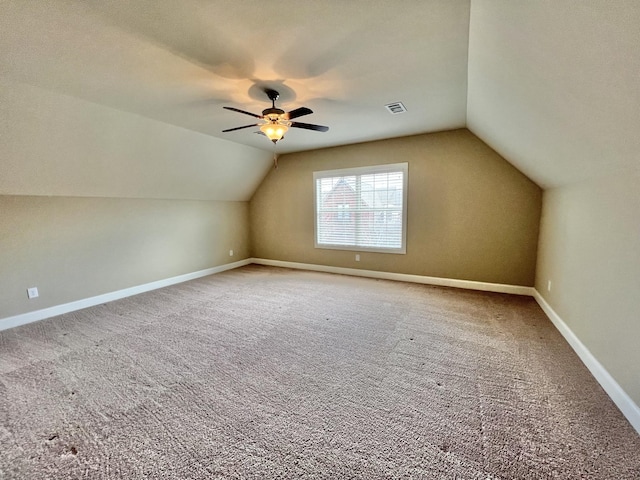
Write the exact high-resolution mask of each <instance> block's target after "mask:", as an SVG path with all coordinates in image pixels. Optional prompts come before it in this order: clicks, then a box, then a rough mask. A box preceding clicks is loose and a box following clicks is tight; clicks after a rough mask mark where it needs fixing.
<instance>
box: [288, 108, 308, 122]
mask: <svg viewBox="0 0 640 480" xmlns="http://www.w3.org/2000/svg"><path fill="white" fill-rule="evenodd" d="M310 113H313V110H311V109H310V108H307V107H300V108H296V109H295V110H291V111H290V112H287V113H285V114H284V115H282V118H284V119H285V120H293V119H294V118H298V117H302V116H303V115H309V114H310Z"/></svg>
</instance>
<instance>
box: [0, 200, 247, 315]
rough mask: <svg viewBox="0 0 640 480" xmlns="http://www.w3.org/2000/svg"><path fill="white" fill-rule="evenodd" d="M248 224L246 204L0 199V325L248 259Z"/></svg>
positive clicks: (176, 201) (184, 201)
mask: <svg viewBox="0 0 640 480" xmlns="http://www.w3.org/2000/svg"><path fill="white" fill-rule="evenodd" d="M248 224H249V222H248V202H216V201H190V200H145V199H114V198H86V197H37V196H0V272H2V273H1V275H0V319H1V318H4V317H8V316H11V315H16V314H20V313H25V312H29V311H32V310H38V309H41V308H46V307H51V306H55V305H59V304H63V303H66V302H71V301H75V300H80V299H84V298H87V297H91V296H94V295H99V294H103V293H108V292H112V291H115V290H119V289H123V288H127V287H132V286H137V285H140V284H144V283H148V282H152V281H156V280H161V279H165V278H169V277H172V276H176V275H180V274H185V273H191V272H195V271H198V270H203V269H206V268H209V267H213V266H217V265H221V264H225V263H230V262H232V261H237V260H241V259H244V258H247V257H248V256H249V250H250V248H249V229H248ZM230 249H233V250H234V256H233V257H230V256H229V250H230ZM28 287H38V289H39V292H40V297H39V298H37V299H33V300H28V299H27V295H26V289H27V288H28Z"/></svg>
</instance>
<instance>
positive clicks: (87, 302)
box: [0, 258, 640, 434]
mask: <svg viewBox="0 0 640 480" xmlns="http://www.w3.org/2000/svg"><path fill="white" fill-rule="evenodd" d="M251 263H255V264H258V265H269V266H274V267H285V268H294V269H300V270H312V271H317V272H327V273H338V274H342V275H353V276H360V277H369V278H380V279H384V280H397V281H402V282H413V283H421V284H427V285H439V286H445V287H455V288H465V289H469V290H481V291H486V292H498V293H509V294H515V295H528V296H533V297H534V298H535V299H536V301H537V302H538V304H539V305H540V307H541V308H542V310H543V311H544V312H545V313H546V314H547V316H548V317H549V319H550V320H551V322H552V323H553V324H554V325H555V327H556V328H557V329H558V331H559V332H560V333H561V334H562V336H563V337H564V338H565V340H566V341H567V342H568V343H569V345H570V346H571V348H573V350H574V351H575V352H576V354H577V355H578V357H579V358H580V359H581V360H582V362H583V363H584V364H585V365H586V367H587V368H588V369H589V371H590V372H591V374H592V375H593V376H594V377H595V379H596V380H597V381H598V383H600V385H601V386H602V388H603V389H604V390H605V392H607V394H608V395H609V397H611V399H612V400H613V402H614V403H615V404H616V405H617V406H618V408H619V409H620V411H621V412H622V413H623V415H624V416H625V417H626V418H627V420H628V421H629V423H630V424H631V425H632V426H633V428H635V430H636V431H637V432H638V433H639V434H640V407H638V405H636V404H635V402H634V401H633V400H632V399H631V397H629V395H628V394H627V393H626V392H625V391H624V390H623V389H622V387H621V386H620V385H619V384H618V383H617V382H616V381H615V380H614V378H613V377H612V376H611V375H610V374H609V372H607V370H606V369H605V368H604V367H603V366H602V364H601V363H600V362H598V360H597V359H596V358H595V357H594V356H593V354H592V353H591V352H590V351H589V350H588V349H587V347H585V345H584V344H583V343H582V342H581V341H580V339H579V338H578V337H577V336H576V335H575V334H574V333H573V332H572V331H571V329H570V328H569V327H568V326H567V324H566V323H565V322H564V321H563V320H562V319H561V318H560V317H559V316H558V314H557V313H556V312H555V311H554V310H553V309H552V308H551V306H550V305H549V304H548V303H547V302H546V300H545V299H544V298H543V297H542V295H540V293H539V292H538V291H537V290H536V289H535V288H533V287H524V286H520V285H505V284H500V283H486V282H475V281H470V280H456V279H452V278H441V277H427V276H422V275H410V274H405V273H391V272H378V271H374V270H360V269H357V268H344V267H331V266H326V265H316V264H310V263H297V262H285V261H281V260H268V259H264V258H248V259H245V260H240V261H237V262H233V263H227V264H224V265H219V266H217V267H212V268H207V269H205V270H199V271H197V272H192V273H186V274H184V275H178V276H176V277H171V278H166V279H164V280H157V281H155V282H150V283H145V284H144V285H137V286H135V287H131V288H125V289H122V290H117V291H115V292H110V293H105V294H102V295H97V296H95V297H90V298H84V299H81V300H77V301H74V302H69V303H65V304H62V305H56V306H54V307H49V308H43V309H41V310H36V311H33V312H28V313H23V314H20V315H14V316H12V317H5V318H2V319H0V330H6V329H8V328H13V327H17V326H20V325H25V324H27V323H31V322H36V321H38V320H43V319H45V318H49V317H54V316H56V315H62V314H64V313H69V312H73V311H76V310H80V309H83V308H87V307H92V306H94V305H99V304H101V303H105V302H111V301H113V300H118V299H120V298H125V297H130V296H132V295H137V294H139V293H144V292H148V291H151V290H156V289H158V288H163V287H168V286H170V285H175V284H177V283H182V282H186V281H189V280H194V279H196V278H201V277H205V276H207V275H213V274H214V273H220V272H224V271H226V270H231V269H234V268H238V267H242V266H245V265H249V264H251Z"/></svg>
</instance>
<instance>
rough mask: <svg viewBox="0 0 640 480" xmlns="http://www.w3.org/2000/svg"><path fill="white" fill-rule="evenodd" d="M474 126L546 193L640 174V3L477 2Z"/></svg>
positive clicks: (472, 55) (472, 52)
mask: <svg viewBox="0 0 640 480" xmlns="http://www.w3.org/2000/svg"><path fill="white" fill-rule="evenodd" d="M467 122H468V127H469V129H470V130H472V131H473V132H474V133H475V134H476V135H478V136H479V137H480V138H482V139H483V140H484V141H485V142H486V143H487V144H489V145H490V146H491V147H493V148H494V149H495V150H497V151H498V152H499V153H500V154H502V155H503V156H504V157H505V158H507V159H508V160H509V161H510V162H511V163H513V164H514V165H515V166H516V167H518V168H519V169H520V170H521V171H522V172H524V173H525V174H526V175H528V176H529V177H530V178H532V179H533V180H535V181H536V182H537V183H538V184H539V185H540V186H542V187H545V188H549V187H555V186H559V185H566V184H569V183H574V182H579V181H582V180H586V179H589V178H594V177H600V176H606V175H611V174H620V173H621V172H628V171H635V172H636V173H640V1H638V0H528V1H518V2H514V1H513V0H473V1H472V2H471V28H470V39H469V91H468V110H467Z"/></svg>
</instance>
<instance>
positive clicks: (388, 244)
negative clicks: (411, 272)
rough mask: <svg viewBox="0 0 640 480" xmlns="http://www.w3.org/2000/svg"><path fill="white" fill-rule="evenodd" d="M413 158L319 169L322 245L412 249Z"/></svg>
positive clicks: (318, 219)
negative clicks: (409, 244) (410, 173)
mask: <svg viewBox="0 0 640 480" xmlns="http://www.w3.org/2000/svg"><path fill="white" fill-rule="evenodd" d="M407 171H408V164H407V163H394V164H391V165H376V166H373V167H361V168H347V169H343V170H330V171H324V172H314V173H313V182H314V188H315V215H316V222H315V224H316V248H335V249H340V250H358V251H361V250H362V251H372V252H385V253H406V232H407V227H406V225H407Z"/></svg>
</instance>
